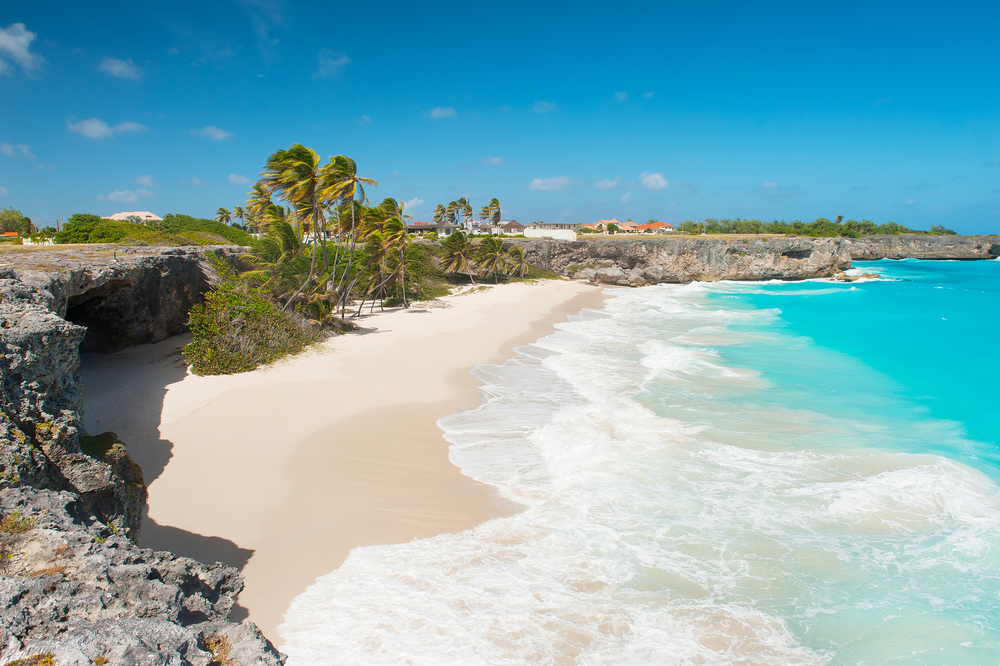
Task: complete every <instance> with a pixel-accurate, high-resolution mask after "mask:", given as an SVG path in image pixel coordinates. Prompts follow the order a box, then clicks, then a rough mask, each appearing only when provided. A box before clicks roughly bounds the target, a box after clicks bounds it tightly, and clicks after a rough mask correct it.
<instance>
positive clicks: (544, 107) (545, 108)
mask: <svg viewBox="0 0 1000 666" xmlns="http://www.w3.org/2000/svg"><path fill="white" fill-rule="evenodd" d="M532 108H533V109H534V111H535V113H548V112H549V111H555V110H556V108H558V107H556V105H555V104H554V103H553V102H535V106H533V107H532Z"/></svg>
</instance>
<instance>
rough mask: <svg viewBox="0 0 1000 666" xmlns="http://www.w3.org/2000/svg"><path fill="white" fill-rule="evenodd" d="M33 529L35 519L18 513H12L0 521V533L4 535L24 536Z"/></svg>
mask: <svg viewBox="0 0 1000 666" xmlns="http://www.w3.org/2000/svg"><path fill="white" fill-rule="evenodd" d="M34 527H35V519H34V518H28V517H25V516H22V515H21V512H20V511H13V512H11V513H9V514H7V515H6V516H4V517H3V520H0V532H3V533H4V534H24V533H25V532H28V531H30V530H31V529H33V528H34Z"/></svg>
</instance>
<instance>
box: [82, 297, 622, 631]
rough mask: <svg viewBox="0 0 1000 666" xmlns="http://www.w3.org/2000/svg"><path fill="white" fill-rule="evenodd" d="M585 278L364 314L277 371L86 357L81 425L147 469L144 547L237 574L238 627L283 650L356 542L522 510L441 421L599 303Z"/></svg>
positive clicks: (158, 347)
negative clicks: (492, 373) (485, 477)
mask: <svg viewBox="0 0 1000 666" xmlns="http://www.w3.org/2000/svg"><path fill="white" fill-rule="evenodd" d="M602 291H603V290H602V289H599V288H595V287H593V286H591V285H587V284H584V283H580V282H568V281H541V282H530V283H518V284H511V285H501V286H491V285H485V286H482V287H479V288H473V289H472V290H471V291H466V292H465V293H463V294H461V295H457V296H451V297H446V298H443V299H440V300H437V301H432V302H427V303H417V304H414V306H413V307H411V308H410V309H408V310H392V311H387V312H385V313H379V312H378V311H376V313H375V314H374V315H371V316H365V317H364V318H362V319H361V320H360V322H359V323H360V326H361V330H360V331H359V332H358V333H354V334H350V335H345V336H339V337H335V338H331V339H329V340H328V341H326V342H324V343H322V344H320V345H318V346H317V347H315V348H313V349H311V350H309V351H308V352H306V353H304V354H301V355H299V356H296V357H293V358H289V359H285V360H282V361H280V362H278V363H276V364H274V365H273V366H270V367H266V368H262V369H259V370H257V371H254V372H251V373H244V374H241V375H235V376H217V377H198V376H195V375H191V374H188V373H187V371H186V368H185V366H184V364H183V360H182V358H181V356H180V348H181V347H182V346H183V344H184V343H185V342H186V341H187V339H188V338H187V336H178V337H175V338H170V339H168V340H165V341H163V342H161V343H158V344H154V345H141V346H138V347H132V348H129V349H126V350H124V351H122V352H119V353H117V354H113V355H107V356H102V355H87V356H86V357H85V359H84V362H83V366H82V369H81V375H82V377H83V379H84V383H85V386H86V389H85V399H86V403H85V416H84V419H85V421H84V422H85V425H86V427H87V428H88V430H89V431H92V432H104V431H113V432H115V433H117V434H118V435H119V436H120V437H121V438H122V439H123V440H125V441H128V443H129V452H130V454H131V455H132V456H133V458H134V459H135V460H136V461H137V462H139V463H140V464H141V465H142V466H143V469H144V470H145V473H146V481H147V483H148V484H149V500H148V507H149V508H148V515H147V517H146V518H145V521H144V523H143V529H142V536H141V539H140V545H142V546H143V547H149V548H155V549H163V550H167V549H169V550H171V551H173V552H175V553H177V554H179V555H185V556H189V557H193V558H195V559H199V560H202V561H207V562H212V561H215V560H220V561H223V562H225V563H227V564H230V565H233V566H237V567H240V568H242V572H243V574H244V576H245V577H246V587H245V589H244V591H243V593H242V594H241V595H240V597H239V606H238V607H237V608H236V609H235V610H234V612H233V619H237V620H238V619H241V617H240V616H241V609H243V610H242V616H243V617H248V618H249V619H250V620H251V621H253V622H255V623H256V624H257V625H258V626H260V627H261V629H262V630H263V631H264V633H265V635H267V636H268V637H269V638H271V639H272V640H273V641H275V642H276V644H280V640H279V638H278V635H277V631H276V628H277V626H278V625H279V624H280V623H281V622H282V614H283V613H284V612H285V610H286V609H287V607H288V605H289V604H290V603H291V600H292V599H293V598H294V597H295V596H296V595H298V594H300V593H302V592H303V591H304V590H305V588H306V587H307V586H308V585H310V584H311V583H312V582H313V581H314V579H315V578H317V577H318V576H321V575H323V574H326V573H328V572H329V571H331V570H332V569H335V568H336V567H337V566H339V565H340V563H341V562H343V561H344V559H345V558H346V557H347V555H348V553H349V551H350V550H351V548H354V547H357V546H365V545H373V544H389V543H401V542H406V541H410V540H412V539H414V538H423V537H431V536H434V535H437V534H441V533H445V532H458V531H462V530H466V529H469V528H471V527H474V526H476V525H478V524H480V523H482V522H483V521H485V520H488V519H490V518H493V517H495V516H498V515H507V514H510V513H512V512H514V511H516V510H517V508H518V507H517V505H515V504H513V503H511V502H509V501H507V500H504V499H503V498H502V497H500V496H499V495H498V494H497V493H496V491H495V490H494V489H493V488H492V487H490V486H487V485H484V484H479V483H475V482H473V481H472V480H471V479H469V478H468V477H466V476H464V475H462V474H461V472H460V471H459V470H458V468H457V467H455V466H454V465H452V464H451V463H450V462H449V460H448V443H447V442H446V441H445V440H444V439H443V438H442V436H441V431H440V429H439V428H438V427H437V425H436V421H437V419H439V418H440V417H442V416H444V415H446V414H449V413H452V412H455V411H457V410H461V409H465V408H468V407H472V406H474V405H476V404H477V403H478V402H479V400H480V398H479V395H478V392H477V390H476V389H477V387H478V385H479V382H478V381H477V380H476V379H475V378H474V377H473V376H472V375H470V374H469V373H468V370H469V368H471V367H473V366H475V365H478V364H483V363H498V362H502V361H503V360H505V359H506V358H508V357H509V356H510V355H511V354H512V353H513V349H514V348H515V347H517V346H519V345H523V344H526V343H529V342H532V341H534V340H535V339H537V338H539V337H541V336H544V335H547V334H548V333H550V332H551V331H552V326H553V324H555V323H556V322H559V321H564V320H565V318H566V316H567V315H572V314H576V313H577V312H579V311H580V310H581V309H583V308H590V307H600V304H601V303H602V302H603V301H604V299H605V298H606V296H605V295H604V294H603V293H602Z"/></svg>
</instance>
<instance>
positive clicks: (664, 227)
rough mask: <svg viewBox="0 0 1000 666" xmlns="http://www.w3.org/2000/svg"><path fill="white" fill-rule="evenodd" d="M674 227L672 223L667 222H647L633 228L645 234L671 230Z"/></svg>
mask: <svg viewBox="0 0 1000 666" xmlns="http://www.w3.org/2000/svg"><path fill="white" fill-rule="evenodd" d="M673 230H674V227H673V225H672V224H667V223H666V222H651V223H649V224H640V225H638V226H637V227H636V228H635V231H636V232H638V233H647V234H658V233H661V232H664V231H673Z"/></svg>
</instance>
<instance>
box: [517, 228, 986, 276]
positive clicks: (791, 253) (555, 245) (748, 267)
mask: <svg viewBox="0 0 1000 666" xmlns="http://www.w3.org/2000/svg"><path fill="white" fill-rule="evenodd" d="M504 242H505V244H506V245H520V246H521V247H522V248H523V249H524V253H525V257H526V258H527V260H528V263H531V264H535V265H537V266H541V267H542V268H545V269H548V270H550V271H553V272H555V273H559V274H560V275H565V276H567V277H570V278H575V279H583V280H591V281H593V282H602V283H608V284H618V285H623V286H631V287H640V286H642V285H645V284H657V283H660V282H693V281H696V280H773V279H780V280H801V279H806V278H817V277H833V276H835V275H837V274H838V273H840V272H841V271H843V270H845V269H847V268H850V266H851V260H852V259H854V260H871V259H905V258H907V257H913V258H917V259H992V258H996V257H998V256H1000V236H912V235H911V236H871V237H867V238H747V239H732V238H713V237H711V236H707V237H706V236H695V237H687V236H682V237H675V238H668V237H663V236H658V237H655V238H650V237H645V238H643V237H638V238H637V237H598V238H595V239H587V240H578V241H558V240H545V239H540V240H534V239H532V240H527V239H524V240H522V239H505V241H504Z"/></svg>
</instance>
